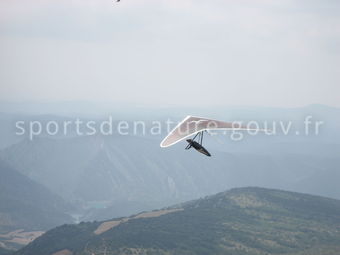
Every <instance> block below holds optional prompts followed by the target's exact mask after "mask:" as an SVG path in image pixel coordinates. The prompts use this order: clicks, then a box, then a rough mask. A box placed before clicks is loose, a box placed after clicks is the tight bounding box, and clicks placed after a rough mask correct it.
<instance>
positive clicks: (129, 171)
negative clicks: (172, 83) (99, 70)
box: [0, 135, 340, 220]
mask: <svg viewBox="0 0 340 255" xmlns="http://www.w3.org/2000/svg"><path fill="white" fill-rule="evenodd" d="M206 143H207V148H209V150H211V151H213V152H214V154H213V159H208V158H206V157H202V155H200V154H198V153H197V152H196V151H184V150H183V147H184V146H185V145H184V144H178V145H175V146H174V147H172V148H168V149H166V150H161V149H160V148H159V140H158V139H155V138H153V139H152V138H148V137H137V136H116V135H113V136H110V137H104V136H91V137H76V138H63V139H51V138H35V139H34V140H33V141H29V140H25V141H22V142H21V143H18V144H16V145H13V146H11V147H9V148H7V149H6V150H3V151H2V152H0V156H2V157H3V158H4V160H6V162H7V163H8V164H10V165H11V166H12V167H13V168H15V169H17V170H18V171H20V172H21V173H22V174H24V175H26V176H29V177H30V178H31V179H33V180H35V181H36V182H38V183H41V184H43V185H44V186H45V187H48V188H49V189H50V190H52V192H53V193H55V194H58V195H60V196H62V197H63V198H64V199H66V200H69V201H71V202H73V203H74V204H77V205H80V206H78V208H85V210H86V209H87V208H94V210H91V211H90V212H88V213H87V214H86V216H85V217H83V218H82V219H83V220H84V219H85V220H105V219H107V215H111V217H121V216H124V215H129V214H133V213H137V212H138V211H140V210H150V209H153V208H160V207H165V206H168V205H171V204H176V203H179V202H182V201H187V200H191V199H195V198H197V197H200V196H206V195H209V194H214V193H217V192H221V191H223V190H225V189H226V188H232V187H243V186H261V187H269V188H281V189H286V190H293V191H298V192H307V193H312V194H318V195H327V196H331V197H335V198H340V197H339V196H340V193H339V192H338V188H337V186H338V185H337V183H336V182H334V183H331V182H329V181H328V182H327V180H333V179H334V177H335V176H334V175H333V172H334V171H336V170H337V169H338V166H339V164H340V159H339V157H330V156H329V157H324V156H320V155H305V154H302V155H301V154H294V153H283V152H282V151H277V152H275V153H274V152H273V151H275V150H274V149H273V147H272V146H270V144H268V145H265V146H263V148H262V149H261V148H260V149H259V148H257V149H252V150H250V149H249V150H250V151H253V152H252V153H244V152H242V151H247V150H246V148H248V147H247V145H246V143H243V142H240V143H232V142H230V141H229V142H228V141H227V140H225V141H223V146H221V147H223V148H229V150H230V151H232V150H234V149H235V151H238V152H233V153H231V152H221V151H218V150H215V149H214V144H215V143H216V141H215V140H214V139H213V137H211V139H207V141H206ZM254 143H255V142H254ZM296 144H297V143H292V144H289V146H287V151H289V150H291V148H295V147H296ZM267 147H268V148H267ZM274 147H275V148H282V145H281V144H279V145H275V146H274ZM305 147H310V146H305ZM146 148H147V149H146ZM322 148H323V151H324V152H325V153H328V151H330V149H329V150H328V149H326V147H325V146H324V147H322ZM259 151H260V152H261V153H258V152H259ZM301 151H302V152H305V150H301ZM270 153H271V154H270ZM136 155H138V157H136ZM254 169H256V171H254ZM319 175H322V176H323V178H322V179H323V180H325V183H326V182H327V183H328V185H315V180H317V179H318V178H311V177H313V176H319ZM331 184H332V185H331ZM134 205H138V206H134ZM118 207H119V210H117V208H118ZM98 208H101V209H100V211H99V212H97V211H98ZM105 208H108V209H105ZM83 211H84V210H83ZM83 211H81V212H80V214H82V213H84V212H83Z"/></svg>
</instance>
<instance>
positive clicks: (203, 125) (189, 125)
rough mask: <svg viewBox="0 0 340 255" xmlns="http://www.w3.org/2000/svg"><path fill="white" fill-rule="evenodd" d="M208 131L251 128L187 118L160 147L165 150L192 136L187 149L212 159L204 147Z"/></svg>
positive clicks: (198, 118)
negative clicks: (204, 137) (204, 138)
mask: <svg viewBox="0 0 340 255" xmlns="http://www.w3.org/2000/svg"><path fill="white" fill-rule="evenodd" d="M208 130H249V128H247V127H245V126H242V125H241V124H239V123H233V122H224V121H219V120H213V119H207V118H202V117H194V116H187V117H186V118H185V119H184V120H182V121H181V122H180V123H179V124H178V125H177V126H176V127H175V128H174V129H173V130H172V131H171V132H170V133H169V134H168V135H167V136H166V137H165V138H164V140H163V141H162V142H161V144H160V146H161V147H163V148H164V147H169V146H171V145H174V144H176V143H178V142H180V141H182V140H184V139H186V138H187V137H189V136H191V135H195V136H194V138H193V139H187V140H186V141H187V142H188V145H187V147H186V148H185V149H186V150H188V149H190V148H194V149H196V150H197V151H198V152H200V153H202V154H204V155H206V156H209V157H210V156H211V154H210V153H209V152H208V151H207V150H206V149H205V148H204V147H203V145H202V143H203V134H204V131H208ZM196 138H198V141H195V139H196Z"/></svg>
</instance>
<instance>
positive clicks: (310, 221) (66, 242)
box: [16, 188, 340, 255]
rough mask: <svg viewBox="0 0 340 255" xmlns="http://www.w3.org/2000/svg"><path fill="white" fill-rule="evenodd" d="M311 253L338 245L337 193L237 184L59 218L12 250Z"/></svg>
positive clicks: (28, 254)
mask: <svg viewBox="0 0 340 255" xmlns="http://www.w3.org/2000/svg"><path fill="white" fill-rule="evenodd" d="M58 251H63V253H64V254H73V255H78V254H84V255H87V254H88V255H93V254H96V255H97V254H98V255H99V254H107V255H109V254H111V255H113V254H119V255H123V254H124V255H152V254H155V255H207V254H213V255H219V254H221V255H222V254H231V255H256V254H259V255H260V254H261V255H263V254H290V255H293V254H294V255H295V254H296V255H302V254H309V255H311V254H312V255H316V254H320V255H321V254H322V255H325V254H328V255H332V254H334V255H335V254H339V253H340V201H338V200H334V199H328V198H323V197H317V196H311V195H305V194H300V193H293V192H286V191H280V190H270V189H263V188H239V189H232V190H230V191H227V192H224V193H219V194H217V195H214V196H210V197H206V198H204V199H200V200H196V201H191V202H188V203H185V204H182V205H179V206H175V207H173V208H167V209H164V210H162V211H158V212H153V213H146V214H141V215H137V216H133V217H130V218H125V219H117V220H115V221H107V222H106V223H104V222H94V223H81V224H79V225H64V226H61V227H58V228H55V229H53V230H51V231H48V232H47V233H46V234H45V235H43V236H42V237H40V238H38V239H36V240H35V241H34V242H33V243H31V244H29V245H28V246H26V247H25V248H23V249H22V250H20V251H19V252H17V253H16V254H21V255H40V254H41V255H48V254H53V253H55V252H58Z"/></svg>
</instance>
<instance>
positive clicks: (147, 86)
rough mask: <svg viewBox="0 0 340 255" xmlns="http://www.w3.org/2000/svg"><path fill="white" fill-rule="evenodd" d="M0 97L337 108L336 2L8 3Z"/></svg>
mask: <svg viewBox="0 0 340 255" xmlns="http://www.w3.org/2000/svg"><path fill="white" fill-rule="evenodd" d="M0 100H7V101H8V100H16V101H20V100H31V101H35V100H38V101H59V100H91V101H101V100H103V101H110V102H128V103H129V102H131V103H132V102H138V103H144V104H148V103H152V104H173V105H196V104H198V103H202V104H204V105H215V104H226V105H230V104H232V105H265V106H287V107H290V106H301V105H306V104H312V103H323V104H328V105H333V106H340V1H338V0H319V1H317V0H296V1H294V0H284V1H279V0H233V1H232V0H205V1H203V0H192V1H191V0H121V2H120V3H115V2H113V1H112V0H111V1H110V0H53V1H52V0H25V1H23V0H1V1H0Z"/></svg>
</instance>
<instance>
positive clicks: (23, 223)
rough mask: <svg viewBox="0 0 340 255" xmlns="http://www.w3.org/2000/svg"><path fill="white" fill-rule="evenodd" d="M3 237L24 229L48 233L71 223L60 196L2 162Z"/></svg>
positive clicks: (0, 211)
mask: <svg viewBox="0 0 340 255" xmlns="http://www.w3.org/2000/svg"><path fill="white" fill-rule="evenodd" d="M0 176H1V178H0V234H3V233H6V232H9V231H13V230H17V229H24V230H25V231H33V230H47V229H49V228H51V227H55V226H57V225H60V224H63V223H65V222H71V221H72V219H71V217H70V216H68V215H67V214H65V211H67V210H70V207H69V205H68V204H66V203H65V202H64V201H63V200H62V199H61V198H60V197H58V196H56V195H54V194H52V193H51V192H50V191H49V190H48V189H46V188H45V187H43V186H42V185H40V184H38V183H36V182H34V181H32V180H30V179H29V178H27V177H26V176H24V175H22V174H20V173H18V172H16V171H15V170H13V169H12V168H10V167H9V166H8V165H7V164H6V163H4V162H2V161H0Z"/></svg>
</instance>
